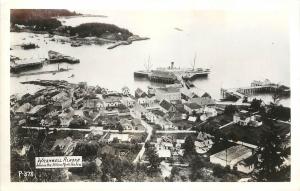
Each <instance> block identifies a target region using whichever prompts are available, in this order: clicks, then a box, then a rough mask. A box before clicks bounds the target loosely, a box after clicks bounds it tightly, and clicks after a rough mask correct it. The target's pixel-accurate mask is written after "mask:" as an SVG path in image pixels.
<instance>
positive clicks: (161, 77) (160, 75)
mask: <svg viewBox="0 0 300 191" xmlns="http://www.w3.org/2000/svg"><path fill="white" fill-rule="evenodd" d="M149 79H150V81H153V82H158V83H165V84H174V83H175V81H176V80H177V77H176V76H175V75H174V74H173V73H172V72H168V71H162V70H153V71H152V73H151V74H150V75H149Z"/></svg>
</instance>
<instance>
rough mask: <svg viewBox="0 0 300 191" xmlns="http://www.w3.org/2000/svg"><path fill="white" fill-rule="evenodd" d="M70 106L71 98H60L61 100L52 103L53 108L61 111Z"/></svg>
mask: <svg viewBox="0 0 300 191" xmlns="http://www.w3.org/2000/svg"><path fill="white" fill-rule="evenodd" d="M71 105H72V98H69V97H62V98H61V99H59V100H57V101H55V102H54V107H55V108H57V109H59V110H61V109H65V108H68V107H70V106H71Z"/></svg>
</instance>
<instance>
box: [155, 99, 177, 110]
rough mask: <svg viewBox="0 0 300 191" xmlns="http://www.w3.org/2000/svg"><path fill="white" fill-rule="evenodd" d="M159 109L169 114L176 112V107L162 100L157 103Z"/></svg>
mask: <svg viewBox="0 0 300 191" xmlns="http://www.w3.org/2000/svg"><path fill="white" fill-rule="evenodd" d="M159 105H160V107H161V108H162V110H164V111H165V112H170V113H174V112H176V107H175V106H174V105H173V104H171V103H170V102H169V101H167V100H165V99H163V100H162V101H161V102H160V103H159Z"/></svg>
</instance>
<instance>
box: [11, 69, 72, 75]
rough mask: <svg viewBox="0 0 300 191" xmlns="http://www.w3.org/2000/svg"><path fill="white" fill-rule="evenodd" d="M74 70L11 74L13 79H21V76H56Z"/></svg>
mask: <svg viewBox="0 0 300 191" xmlns="http://www.w3.org/2000/svg"><path fill="white" fill-rule="evenodd" d="M69 70H72V69H71V68H68V69H60V70H49V71H39V72H29V73H20V74H11V75H10V76H11V77H21V76H32V75H40V74H55V73H59V72H67V71H69Z"/></svg>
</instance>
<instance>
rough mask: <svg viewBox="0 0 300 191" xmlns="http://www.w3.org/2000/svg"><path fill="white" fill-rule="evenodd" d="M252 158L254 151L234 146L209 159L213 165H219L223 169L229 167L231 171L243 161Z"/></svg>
mask: <svg viewBox="0 0 300 191" xmlns="http://www.w3.org/2000/svg"><path fill="white" fill-rule="evenodd" d="M251 156H252V149H249V148H248V147H245V146H243V145H236V146H232V147H230V148H228V149H225V150H223V151H221V152H218V153H216V154H213V155H211V156H210V157H209V160H210V162H211V163H214V164H219V165H221V166H223V167H226V166H229V167H230V169H233V167H234V166H235V165H236V164H237V163H239V162H240V161H242V160H245V159H247V158H249V157H251Z"/></svg>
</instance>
